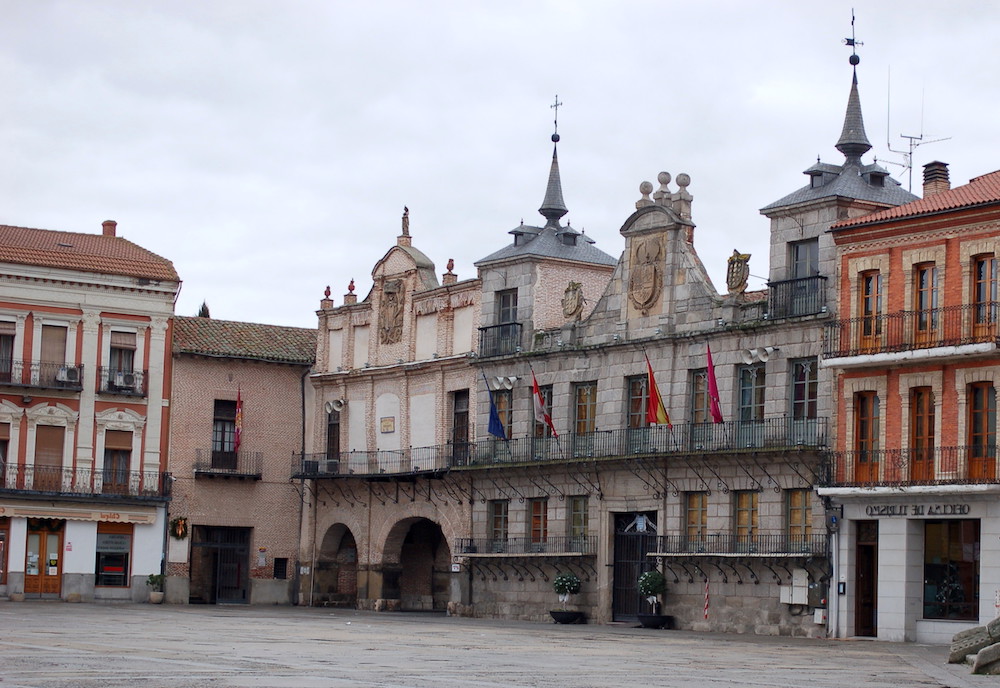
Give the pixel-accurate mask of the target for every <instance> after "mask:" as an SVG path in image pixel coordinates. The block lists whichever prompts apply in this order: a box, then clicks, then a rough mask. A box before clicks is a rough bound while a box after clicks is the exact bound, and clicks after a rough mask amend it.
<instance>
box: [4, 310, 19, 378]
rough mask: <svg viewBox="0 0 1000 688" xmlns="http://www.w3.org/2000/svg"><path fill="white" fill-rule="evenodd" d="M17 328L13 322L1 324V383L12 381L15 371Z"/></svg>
mask: <svg viewBox="0 0 1000 688" xmlns="http://www.w3.org/2000/svg"><path fill="white" fill-rule="evenodd" d="M16 328H17V326H16V325H15V324H14V323H12V322H0V382H10V381H11V374H12V372H13V370H14V336H15V335H16V333H17V329H16ZM18 382H20V380H18Z"/></svg>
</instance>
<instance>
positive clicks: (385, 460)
mask: <svg viewBox="0 0 1000 688" xmlns="http://www.w3.org/2000/svg"><path fill="white" fill-rule="evenodd" d="M826 435H827V419H826V418H801V419H798V418H788V417H784V416H782V417H778V418H765V419H763V420H757V421H729V422H726V423H678V424H675V425H674V427H673V428H668V427H666V426H652V427H645V428H620V429H618V430H602V431H599V432H589V433H579V434H569V435H563V436H561V437H559V438H555V437H517V438H513V439H510V440H499V439H493V438H490V439H484V440H477V441H475V442H462V443H449V444H442V445H437V446H431V447H411V448H407V449H399V450H381V451H351V452H335V453H334V452H332V453H330V454H295V455H293V466H292V475H293V476H294V477H296V478H335V477H359V478H361V477H385V476H392V475H415V474H420V473H433V472H442V471H445V470H449V469H464V468H474V467H486V466H496V465H503V464H535V463H553V462H569V461H574V460H578V459H609V460H613V459H618V458H628V457H632V456H669V455H671V454H705V453H711V454H731V453H741V452H754V451H762V450H768V451H788V450H792V451H798V450H799V449H802V448H820V447H824V446H826V441H827V440H826Z"/></svg>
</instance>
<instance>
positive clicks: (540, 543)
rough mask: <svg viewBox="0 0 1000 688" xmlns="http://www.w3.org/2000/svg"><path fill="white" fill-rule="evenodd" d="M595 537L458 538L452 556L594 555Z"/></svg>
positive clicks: (595, 549)
mask: <svg viewBox="0 0 1000 688" xmlns="http://www.w3.org/2000/svg"><path fill="white" fill-rule="evenodd" d="M596 552H597V537H596V536H594V535H582V536H579V537H573V536H568V535H567V536H561V537H546V538H541V539H532V538H527V537H513V538H459V539H458V540H456V541H455V548H454V549H453V550H452V554H454V555H456V556H458V555H465V556H477V555H478V556H483V555H489V554H507V555H521V554H525V555H529V554H595V553H596Z"/></svg>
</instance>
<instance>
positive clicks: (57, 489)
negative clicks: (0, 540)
mask: <svg viewBox="0 0 1000 688" xmlns="http://www.w3.org/2000/svg"><path fill="white" fill-rule="evenodd" d="M169 475H170V474H169V473H163V472H160V471H124V470H115V469H102V468H94V469H87V468H59V467H56V466H31V465H23V464H15V463H8V464H7V465H6V466H4V467H3V468H2V469H0V492H5V493H11V492H26V493H45V494H59V495H72V496H86V495H89V496H94V497H106V496H111V495H114V496H120V497H166V496H168V495H169V494H170V480H169Z"/></svg>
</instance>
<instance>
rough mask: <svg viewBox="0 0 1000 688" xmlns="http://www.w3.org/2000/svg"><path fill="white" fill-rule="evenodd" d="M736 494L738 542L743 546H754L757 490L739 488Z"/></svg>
mask: <svg viewBox="0 0 1000 688" xmlns="http://www.w3.org/2000/svg"><path fill="white" fill-rule="evenodd" d="M733 494H734V503H735V505H736V520H735V523H734V525H735V530H736V542H737V545H738V546H739V547H741V548H747V547H748V546H752V545H753V544H754V543H753V540H754V539H755V538H756V537H757V498H758V492H757V491H756V490H737V491H736V492H734V493H733Z"/></svg>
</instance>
